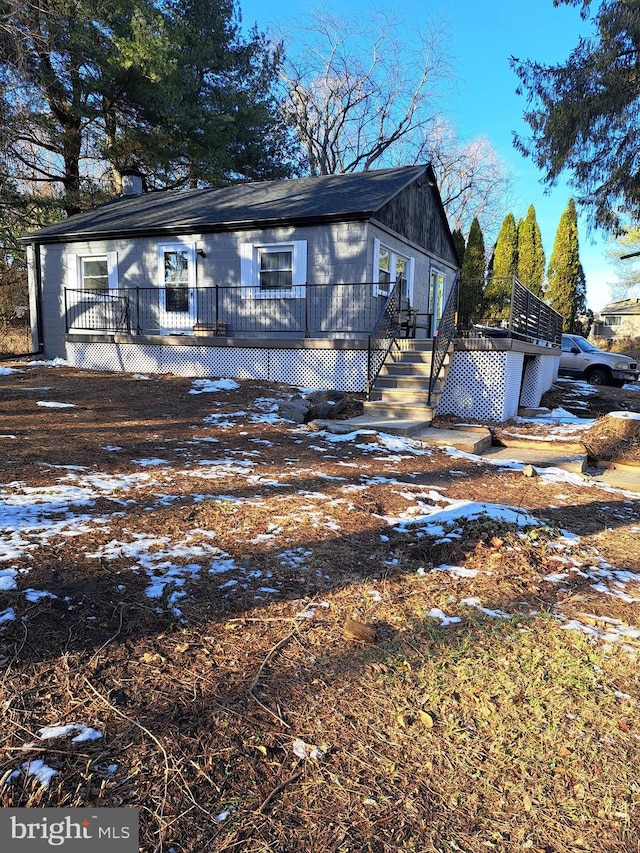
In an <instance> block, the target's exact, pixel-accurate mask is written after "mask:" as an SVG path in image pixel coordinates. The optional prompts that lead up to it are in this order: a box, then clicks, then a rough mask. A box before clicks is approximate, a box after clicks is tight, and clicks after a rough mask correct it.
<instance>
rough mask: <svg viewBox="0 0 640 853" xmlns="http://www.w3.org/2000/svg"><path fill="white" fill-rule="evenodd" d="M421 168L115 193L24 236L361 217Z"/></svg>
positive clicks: (51, 238)
mask: <svg viewBox="0 0 640 853" xmlns="http://www.w3.org/2000/svg"><path fill="white" fill-rule="evenodd" d="M428 168H429V167H427V166H405V167H402V168H398V169H377V170H372V171H369V172H351V173H347V174H341V175H321V176H318V177H307V178H296V179H290V180H284V181H262V182H258V183H245V184H232V185H230V186H226V187H216V188H208V189H200V190H163V191H159V192H153V193H146V194H143V195H140V196H135V197H133V198H132V197H127V198H120V199H117V200H115V201H111V202H107V203H106V204H103V205H101V206H99V207H96V208H93V209H92V210H88V211H85V212H84V213H79V214H77V215H75V216H71V217H69V218H68V219H66V220H64V221H62V222H58V223H56V224H55V225H50V226H47V227H46V228H43V229H41V230H40V231H37V232H35V233H34V234H31V235H29V236H28V237H25V238H23V239H24V241H25V242H38V243H47V242H65V241H68V240H80V239H96V238H101V239H104V238H107V237H109V238H113V237H135V236H143V235H151V234H159V235H160V234H176V233H178V232H180V233H185V232H194V231H195V232H203V233H204V232H208V231H222V230H227V231H228V230H236V229H239V228H247V227H256V226H257V225H260V226H265V225H267V224H281V223H282V224H283V223H297V224H312V223H314V222H322V221H336V220H340V219H352V220H353V219H367V218H370V217H371V216H373V215H374V214H375V212H376V211H377V210H379V209H380V208H381V207H383V206H384V205H385V204H387V203H388V202H389V201H390V200H391V199H392V198H394V196H396V195H397V194H398V193H400V192H401V191H402V190H403V189H404V188H405V187H407V186H408V185H409V184H411V183H413V182H415V181H417V180H418V179H419V178H420V177H422V176H423V175H424V174H425V173H426V171H427V170H428Z"/></svg>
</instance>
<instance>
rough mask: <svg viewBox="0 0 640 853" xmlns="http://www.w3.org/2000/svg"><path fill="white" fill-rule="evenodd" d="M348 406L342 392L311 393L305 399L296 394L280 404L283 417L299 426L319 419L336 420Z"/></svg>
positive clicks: (279, 408)
mask: <svg viewBox="0 0 640 853" xmlns="http://www.w3.org/2000/svg"><path fill="white" fill-rule="evenodd" d="M346 405H347V398H346V396H345V394H343V393H342V392H341V391H311V392H310V393H309V394H307V395H306V396H305V397H302V396H301V395H300V394H296V395H295V396H293V397H291V398H290V399H289V400H283V401H282V402H281V403H279V404H278V410H279V412H280V415H281V417H283V418H285V419H286V420H288V421H294V422H295V423H297V424H306V423H308V422H309V421H314V420H316V419H317V418H334V417H335V416H336V415H337V414H339V413H340V412H341V411H342V410H343V409H344V408H345V406H346Z"/></svg>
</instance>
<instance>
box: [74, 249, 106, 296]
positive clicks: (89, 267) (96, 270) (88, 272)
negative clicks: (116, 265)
mask: <svg viewBox="0 0 640 853" xmlns="http://www.w3.org/2000/svg"><path fill="white" fill-rule="evenodd" d="M80 265H81V273H80V276H81V279H82V289H83V290H108V289H109V267H108V265H107V259H106V257H105V258H80Z"/></svg>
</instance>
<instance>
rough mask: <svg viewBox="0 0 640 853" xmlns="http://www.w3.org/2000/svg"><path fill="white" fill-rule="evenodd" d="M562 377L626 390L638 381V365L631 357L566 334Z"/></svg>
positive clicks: (562, 356) (559, 372) (560, 368)
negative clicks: (629, 385) (630, 384)
mask: <svg viewBox="0 0 640 853" xmlns="http://www.w3.org/2000/svg"><path fill="white" fill-rule="evenodd" d="M558 375H559V376H569V377H572V378H573V379H586V380H587V382H590V383H591V384H592V385H615V387H616V388H622V386H623V385H624V384H625V382H635V381H636V380H637V378H638V363H637V362H636V361H634V359H632V358H630V357H629V356H628V355H621V354H620V353H617V352H605V351H604V350H601V349H598V347H596V346H594V345H593V344H590V343H589V341H588V340H587V339H586V338H583V337H581V336H580V335H563V336H562V355H561V356H560V367H559V369H558Z"/></svg>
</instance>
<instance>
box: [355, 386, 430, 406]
mask: <svg viewBox="0 0 640 853" xmlns="http://www.w3.org/2000/svg"><path fill="white" fill-rule="evenodd" d="M434 399H435V392H434V393H433V394H432V395H431V400H429V391H428V389H427V390H425V389H424V388H384V387H383V388H380V387H378V385H377V383H376V385H375V386H374V387H373V388H372V389H371V393H370V394H369V400H370V401H373V402H376V401H380V400H381V401H383V402H385V403H397V404H398V405H401V406H405V405H407V404H408V403H409V404H414V403H415V404H417V405H420V406H430V405H431V403H432V401H433V400H434Z"/></svg>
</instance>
